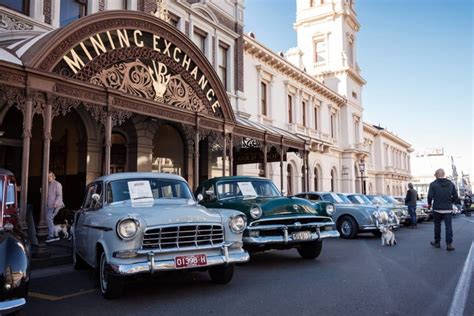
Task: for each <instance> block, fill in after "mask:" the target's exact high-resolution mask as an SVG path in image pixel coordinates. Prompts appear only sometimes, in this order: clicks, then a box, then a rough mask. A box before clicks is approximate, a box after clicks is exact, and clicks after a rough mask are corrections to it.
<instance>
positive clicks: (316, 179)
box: [314, 167, 319, 191]
mask: <svg viewBox="0 0 474 316" xmlns="http://www.w3.org/2000/svg"><path fill="white" fill-rule="evenodd" d="M314 191H319V171H318V168H317V167H315V168H314Z"/></svg>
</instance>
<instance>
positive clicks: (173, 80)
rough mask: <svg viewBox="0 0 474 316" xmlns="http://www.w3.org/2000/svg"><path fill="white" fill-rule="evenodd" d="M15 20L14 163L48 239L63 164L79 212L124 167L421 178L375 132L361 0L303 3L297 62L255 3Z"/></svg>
mask: <svg viewBox="0 0 474 316" xmlns="http://www.w3.org/2000/svg"><path fill="white" fill-rule="evenodd" d="M0 19H1V21H2V23H1V24H0V131H1V134H0V165H1V166H2V167H5V168H8V169H10V170H12V171H13V172H14V173H15V174H16V175H17V177H18V178H19V179H20V182H21V186H22V191H21V208H22V221H23V224H24V219H25V212H26V207H27V204H32V205H33V206H34V209H35V215H36V217H37V220H38V221H39V222H40V225H39V226H40V228H41V229H43V231H44V229H45V223H44V210H45V207H46V206H45V202H46V194H47V186H48V182H47V173H48V171H50V170H51V171H53V172H55V173H56V175H57V177H58V179H59V181H60V182H61V183H62V184H63V187H64V198H65V202H66V205H67V207H68V208H71V209H74V208H78V207H79V206H80V205H81V202H82V201H81V198H82V194H78V192H82V190H83V187H84V186H85V184H86V183H88V182H89V181H91V180H92V179H94V178H95V177H97V176H100V175H102V174H108V173H110V172H123V171H156V172H170V173H175V174H179V175H181V176H183V177H184V178H186V179H187V180H188V182H189V183H190V185H191V186H192V187H196V186H197V185H198V183H199V182H200V181H202V180H204V179H207V178H211V177H215V176H222V175H233V174H253V175H261V176H265V177H269V178H272V179H273V180H274V181H275V183H276V184H277V185H278V186H279V187H280V188H281V189H283V190H286V191H287V192H288V193H292V194H293V193H297V192H300V191H305V190H327V191H340V192H362V191H364V190H365V191H367V192H374V193H392V192H394V191H395V189H394V188H395V187H396V188H397V190H398V189H399V187H400V186H403V185H404V184H405V182H406V180H407V179H408V178H409V169H410V167H409V152H410V145H409V144H408V143H406V142H405V141H403V140H401V139H399V138H398V137H396V136H394V135H393V134H391V133H388V132H387V131H380V130H378V129H377V128H374V127H370V125H369V124H366V123H364V122H363V106H362V102H361V98H362V87H363V85H364V84H365V81H364V79H363V78H362V77H361V75H360V70H359V67H358V66H357V62H356V53H355V51H356V49H355V48H356V45H355V43H356V35H357V31H358V29H359V23H358V21H357V17H356V13H355V10H354V7H353V3H352V2H351V1H347V0H331V1H329V0H327V1H309V0H308V1H303V0H298V1H297V20H296V22H295V29H296V31H297V35H298V47H297V48H293V49H291V50H289V51H288V52H287V53H286V54H281V53H275V52H273V51H271V50H270V49H268V48H267V47H265V46H264V45H263V44H262V43H260V42H258V40H257V39H256V38H255V36H254V35H248V36H247V35H244V34H243V26H244V4H243V1H242V0H207V1H197V0H186V1H185V0H170V1H165V0H159V1H152V0H126V1H125V0H124V1H116V0H89V1H79V0H62V1H54V0H25V1H9V0H0ZM387 144H388V146H391V147H390V148H393V149H394V150H395V149H396V154H395V151H394V153H393V158H387V159H382V158H381V157H385V156H383V155H384V154H385V151H384V150H383V149H381V148H385V147H383V146H386V145H387ZM380 155H382V156H380ZM390 155H392V152H390ZM389 157H392V156H389ZM390 159H391V160H390ZM406 160H408V162H405V161H406ZM369 161H373V162H374V163H372V164H368V162H369ZM361 162H362V163H361ZM365 166H366V167H365ZM391 166H393V168H392V169H390V168H389V167H391ZM395 166H396V167H395ZM364 167H365V169H366V170H365V171H364V172H363V173H361V168H364ZM41 187H42V188H43V190H40V188H41ZM397 192H398V191H397Z"/></svg>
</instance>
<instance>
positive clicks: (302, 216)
mask: <svg viewBox="0 0 474 316" xmlns="http://www.w3.org/2000/svg"><path fill="white" fill-rule="evenodd" d="M300 218H314V219H316V218H324V219H330V220H331V218H330V217H329V216H315V215H298V216H295V217H272V218H260V219H258V220H256V221H253V222H251V223H250V224H249V225H248V227H251V226H254V225H255V224H259V223H262V222H263V223H265V222H272V221H279V220H291V219H294V220H296V221H297V220H298V219H300ZM330 222H332V220H331V221H330ZM330 222H326V223H330ZM321 223H323V222H321ZM333 224H334V223H333Z"/></svg>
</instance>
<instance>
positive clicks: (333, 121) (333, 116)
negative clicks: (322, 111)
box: [331, 113, 336, 138]
mask: <svg viewBox="0 0 474 316" xmlns="http://www.w3.org/2000/svg"><path fill="white" fill-rule="evenodd" d="M331 137H332V138H336V114H335V113H331Z"/></svg>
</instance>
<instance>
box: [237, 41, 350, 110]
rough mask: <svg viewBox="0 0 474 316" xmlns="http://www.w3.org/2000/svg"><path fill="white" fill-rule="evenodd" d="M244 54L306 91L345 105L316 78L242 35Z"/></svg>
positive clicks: (340, 97) (343, 101)
mask: <svg viewBox="0 0 474 316" xmlns="http://www.w3.org/2000/svg"><path fill="white" fill-rule="evenodd" d="M244 52H245V53H246V54H248V55H250V56H253V57H255V58H257V59H259V60H260V61H261V62H263V63H265V64H267V65H268V66H270V67H271V68H273V69H274V70H275V71H278V72H280V73H282V74H284V75H285V76H288V77H290V78H292V79H293V80H295V81H297V82H298V83H299V84H302V85H304V86H306V87H307V88H308V89H310V90H313V91H315V92H316V93H318V94H320V95H322V96H324V97H326V98H327V99H329V100H331V101H333V102H334V103H336V104H337V105H339V106H342V105H344V104H346V103H347V100H346V98H344V97H343V96H341V95H339V94H338V93H336V92H335V91H333V90H331V89H330V88H328V87H327V86H325V85H324V84H322V83H321V82H319V81H318V80H317V79H316V78H314V77H312V76H310V75H309V74H307V73H306V72H304V71H302V70H301V69H299V68H298V67H296V66H295V65H293V64H292V63H290V62H289V61H287V60H286V59H285V58H284V57H282V56H279V55H278V54H277V53H275V52H273V51H272V50H270V49H268V48H267V47H265V46H263V45H262V44H260V43H259V42H257V41H256V40H255V39H254V38H251V37H249V36H247V35H244Z"/></svg>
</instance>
